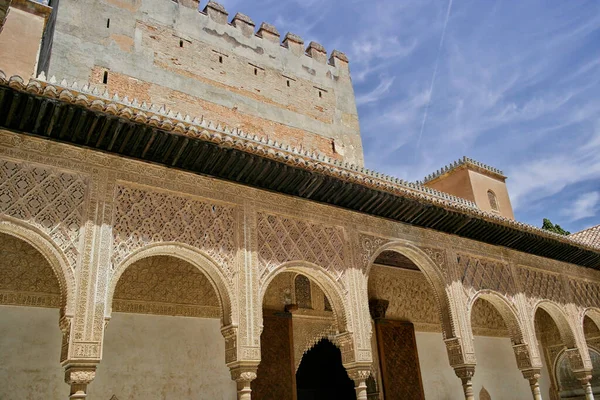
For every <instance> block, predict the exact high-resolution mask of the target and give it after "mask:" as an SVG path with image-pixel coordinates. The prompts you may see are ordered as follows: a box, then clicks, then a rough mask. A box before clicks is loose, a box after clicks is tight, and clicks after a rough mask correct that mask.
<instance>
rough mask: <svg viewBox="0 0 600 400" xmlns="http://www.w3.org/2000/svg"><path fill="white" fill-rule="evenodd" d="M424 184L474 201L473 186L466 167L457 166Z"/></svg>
mask: <svg viewBox="0 0 600 400" xmlns="http://www.w3.org/2000/svg"><path fill="white" fill-rule="evenodd" d="M425 186H428V187H430V188H433V189H436V190H439V191H440V192H444V193H448V194H451V195H454V196H456V197H460V198H462V199H467V200H471V201H475V196H474V195H473V187H472V186H471V179H470V178H469V171H468V170H467V169H466V168H464V167H463V168H457V169H455V170H453V171H450V172H448V173H447V174H445V175H442V176H441V177H439V178H436V179H434V180H432V181H431V182H427V183H425Z"/></svg>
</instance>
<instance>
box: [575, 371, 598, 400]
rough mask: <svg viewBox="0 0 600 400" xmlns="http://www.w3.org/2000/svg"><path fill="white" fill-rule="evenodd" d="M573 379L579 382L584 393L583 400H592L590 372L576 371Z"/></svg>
mask: <svg viewBox="0 0 600 400" xmlns="http://www.w3.org/2000/svg"><path fill="white" fill-rule="evenodd" d="M575 377H576V378H577V380H579V382H581V386H582V387H583V391H584V392H585V400H594V392H593V391H592V385H591V384H590V381H591V380H592V372H591V371H577V372H575Z"/></svg>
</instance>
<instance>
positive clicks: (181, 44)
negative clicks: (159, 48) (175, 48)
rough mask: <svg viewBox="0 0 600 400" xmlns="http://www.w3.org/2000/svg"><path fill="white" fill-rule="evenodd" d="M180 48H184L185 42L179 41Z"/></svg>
mask: <svg viewBox="0 0 600 400" xmlns="http://www.w3.org/2000/svg"><path fill="white" fill-rule="evenodd" d="M179 47H183V40H181V39H179Z"/></svg>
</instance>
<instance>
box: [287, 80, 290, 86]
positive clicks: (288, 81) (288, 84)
mask: <svg viewBox="0 0 600 400" xmlns="http://www.w3.org/2000/svg"><path fill="white" fill-rule="evenodd" d="M287 87H290V80H289V79H288V80H287Z"/></svg>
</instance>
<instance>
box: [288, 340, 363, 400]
mask: <svg viewBox="0 0 600 400" xmlns="http://www.w3.org/2000/svg"><path fill="white" fill-rule="evenodd" d="M296 386H297V388H298V400H356V392H355V391H354V382H353V381H352V380H351V379H350V378H349V377H348V374H347V373H346V370H345V369H344V366H343V365H342V353H340V350H339V349H338V348H337V347H335V346H334V345H333V343H331V342H330V341H329V340H327V339H323V340H321V341H320V342H319V343H317V344H316V345H315V347H313V348H312V349H310V350H309V351H308V352H307V353H306V354H305V355H304V357H302V362H301V363H300V367H299V368H298V372H296Z"/></svg>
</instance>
